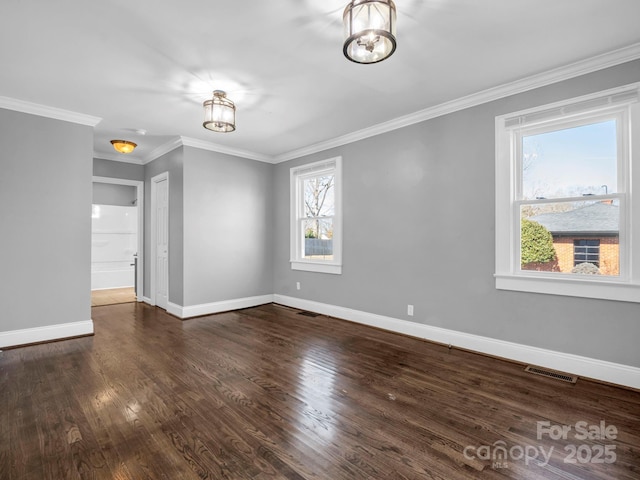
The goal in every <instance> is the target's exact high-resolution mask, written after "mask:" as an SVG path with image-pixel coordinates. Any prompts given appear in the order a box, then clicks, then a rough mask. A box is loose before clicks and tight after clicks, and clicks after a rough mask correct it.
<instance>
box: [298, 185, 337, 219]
mask: <svg viewBox="0 0 640 480" xmlns="http://www.w3.org/2000/svg"><path fill="white" fill-rule="evenodd" d="M334 185H335V182H334V176H333V175H324V176H319V177H313V178H307V179H305V180H304V216H305V217H325V216H332V215H334V214H335V202H334V193H335V192H334Z"/></svg>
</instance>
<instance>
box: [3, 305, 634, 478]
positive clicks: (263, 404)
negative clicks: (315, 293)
mask: <svg viewBox="0 0 640 480" xmlns="http://www.w3.org/2000/svg"><path fill="white" fill-rule="evenodd" d="M92 315H93V320H94V323H95V335H94V336H93V337H85V338H78V339H72V340H66V341H61V342H55V343H49V344H43V345H35V346H29V347H23V348H16V349H12V350H6V351H4V352H2V353H0V408H1V410H0V420H1V421H0V479H2V480H9V479H15V480H30V479H33V480H49V479H51V480H61V479H98V480H102V479H109V480H124V479H135V480H141V479H171V480H177V479H234V480H235V479H259V480H265V479H291V480H293V479H296V480H299V479H328V480H340V479H376V480H378V479H443V480H452V479H476V478H477V479H485V478H486V479H507V478H511V479H540V478H545V479H547V478H548V479H638V478H640V393H639V392H636V391H631V390H626V389H622V388H617V387H614V386H609V385H603V384H599V383H595V382H589V381H586V380H582V379H580V380H578V382H577V383H576V384H570V383H564V382H561V381H558V380H552V379H547V378H544V377H540V376H536V375H532V374H529V373H525V372H524V371H523V366H522V365H517V364H514V363H510V362H506V361H500V360H496V359H491V358H488V357H484V356H481V355H476V354H472V353H469V352H465V351H461V350H457V349H455V348H453V349H452V350H449V349H448V348H446V347H445V346H440V345H434V344H431V343H428V342H423V341H420V340H416V339H412V338H408V337H404V336H401V335H396V334H392V333H389V332H383V331H380V330H376V329H372V328H368V327H365V326H361V325H357V324H353V323H349V322H345V321H341V320H337V319H333V318H328V317H325V316H317V317H308V316H303V315H299V314H298V312H297V311H296V310H291V309H288V308H285V307H281V306H277V305H264V306H262V307H257V308H250V309H245V310H241V311H237V312H230V313H224V314H218V315H212V316H207V317H200V318H196V319H191V320H187V321H180V320H178V319H176V318H174V317H171V316H170V315H167V314H166V313H165V312H164V311H162V310H160V309H157V308H152V307H149V306H147V305H144V304H140V303H127V304H121V305H113V306H105V307H95V308H94V309H93V313H92ZM538 422H549V423H548V425H546V424H538ZM579 422H584V424H583V423H579ZM601 422H604V427H605V428H604V429H603V430H604V431H600V427H601V425H602V423H601ZM545 425H546V427H547V428H546V429H542V430H541V431H540V432H538V430H539V429H541V428H543V427H544V426H545ZM562 427H571V430H570V431H568V432H567V435H566V437H567V438H566V439H562V438H559V439H553V438H551V435H550V434H555V433H558V432H559V431H561V429H562ZM582 427H585V428H582ZM607 427H608V430H607ZM612 428H615V429H616V430H617V433H614V432H613V430H612ZM584 429H587V430H589V429H590V431H591V434H592V435H591V436H594V437H595V436H599V437H600V438H591V439H589V438H587V439H582V438H581V433H582V431H583V430H584ZM565 430H566V428H565ZM539 433H540V434H539ZM538 437H540V438H538ZM613 437H615V438H613ZM572 445H573V447H572ZM501 447H502V448H504V450H502V449H501ZM541 449H542V450H541ZM505 451H506V455H505V454H504V452H505ZM534 451H535V453H536V455H537V459H534V458H530V457H533V456H534ZM549 452H551V455H550V459H549V460H548V461H546V460H545V458H546V455H547V454H548V453H549ZM525 454H528V455H529V457H527V456H525ZM487 457H488V458H487ZM571 460H575V463H567V461H571Z"/></svg>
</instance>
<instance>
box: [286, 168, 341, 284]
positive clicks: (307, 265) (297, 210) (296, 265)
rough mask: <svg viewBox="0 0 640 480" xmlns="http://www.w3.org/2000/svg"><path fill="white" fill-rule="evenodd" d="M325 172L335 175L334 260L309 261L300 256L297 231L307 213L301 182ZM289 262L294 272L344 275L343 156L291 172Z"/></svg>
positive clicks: (300, 248)
mask: <svg viewBox="0 0 640 480" xmlns="http://www.w3.org/2000/svg"><path fill="white" fill-rule="evenodd" d="M323 170H326V171H332V172H334V187H333V188H334V209H335V214H334V216H333V260H307V259H304V258H302V257H301V256H300V252H301V251H302V245H301V242H302V241H303V237H302V235H301V234H300V232H299V231H298V224H299V219H300V217H301V214H302V212H303V211H304V202H303V198H304V197H303V194H302V192H301V185H302V182H301V179H303V178H304V177H305V176H308V175H317V174H318V173H321V172H322V171H323ZM289 185H290V189H291V193H290V204H291V206H290V212H291V217H290V225H289V230H290V232H291V239H290V262H291V269H292V270H304V271H308V272H318V273H330V274H334V275H340V274H342V157H334V158H329V159H327V160H322V161H320V162H314V163H307V164H305V165H300V166H299V167H293V168H291V170H290V181H289Z"/></svg>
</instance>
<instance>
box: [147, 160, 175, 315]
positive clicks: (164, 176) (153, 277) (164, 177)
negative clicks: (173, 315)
mask: <svg viewBox="0 0 640 480" xmlns="http://www.w3.org/2000/svg"><path fill="white" fill-rule="evenodd" d="M163 181H166V182H167V219H166V220H167V221H166V225H167V229H168V228H169V218H168V217H169V213H168V210H169V172H162V173H159V174H158V175H156V176H154V177H151V195H150V197H151V200H150V212H151V222H150V223H151V225H150V230H151V231H150V232H149V238H150V241H151V242H150V247H151V255H150V257H149V261H150V272H149V304H150V305H154V306H155V305H157V303H156V282H157V272H156V263H157V262H156V256H157V254H158V252H157V248H158V245H157V243H158V242H157V239H156V228H157V224H158V213H157V211H156V195H157V189H158V186H157V185H158V183H159V182H163ZM170 248H171V245H170V244H169V235H168V232H167V251H168V250H169V249H170ZM168 269H169V259H168V258H167V270H168ZM165 278H166V279H167V304H168V303H169V282H170V280H171V279H170V278H169V272H168V271H167V272H166V277H165ZM167 306H168V305H167Z"/></svg>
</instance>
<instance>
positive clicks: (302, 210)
mask: <svg viewBox="0 0 640 480" xmlns="http://www.w3.org/2000/svg"><path fill="white" fill-rule="evenodd" d="M290 172H291V178H290V183H291V226H290V228H291V268H292V269H293V270H307V271H311V272H321V273H333V274H341V273H342V192H341V187H342V178H341V173H342V158H341V157H336V158H331V159H329V160H325V161H321V162H315V163H311V164H307V165H302V166H299V167H293V168H292V169H291V171H290Z"/></svg>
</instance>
